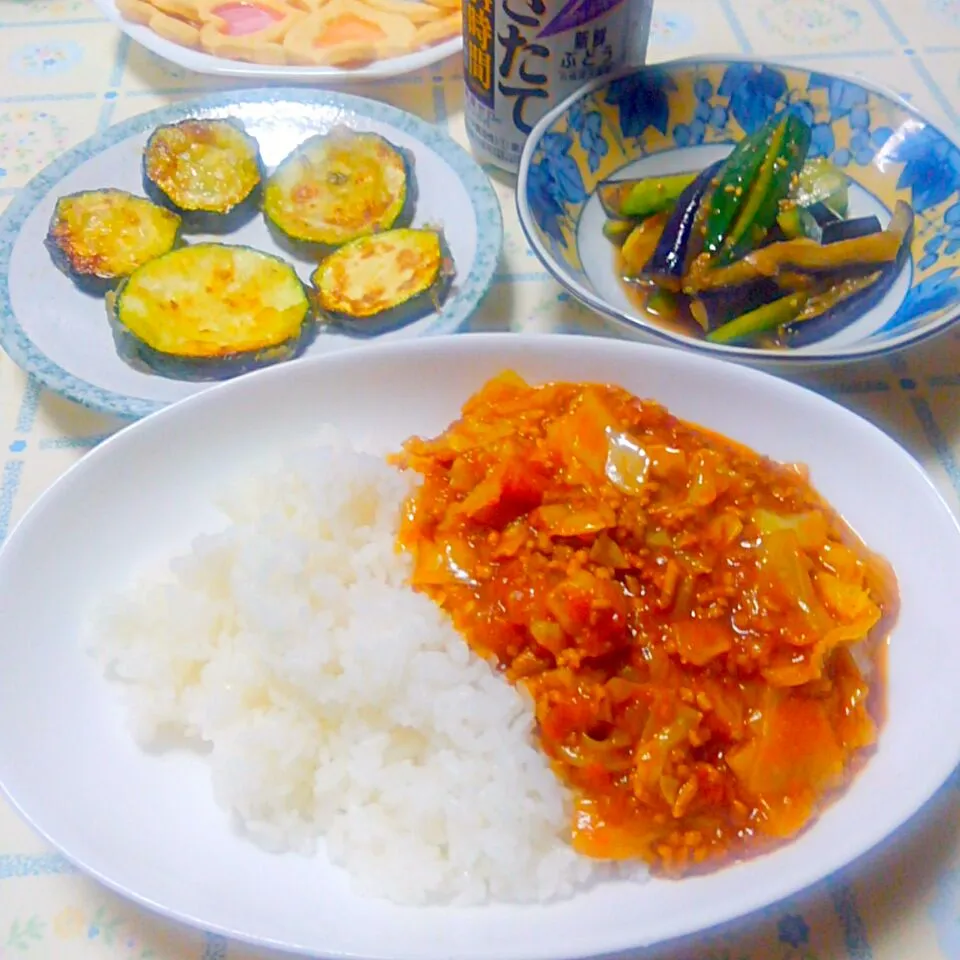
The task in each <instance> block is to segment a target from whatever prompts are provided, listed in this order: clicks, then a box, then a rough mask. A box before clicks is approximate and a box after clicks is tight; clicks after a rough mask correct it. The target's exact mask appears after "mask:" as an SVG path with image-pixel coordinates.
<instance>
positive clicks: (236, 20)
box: [213, 3, 281, 37]
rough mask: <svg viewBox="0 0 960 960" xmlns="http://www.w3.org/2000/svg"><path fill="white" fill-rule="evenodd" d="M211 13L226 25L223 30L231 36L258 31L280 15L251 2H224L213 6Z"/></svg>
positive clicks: (274, 21) (272, 22) (275, 20)
mask: <svg viewBox="0 0 960 960" xmlns="http://www.w3.org/2000/svg"><path fill="white" fill-rule="evenodd" d="M213 14H214V16H217V17H219V18H220V19H221V20H223V22H224V23H225V24H226V25H227V28H226V30H225V31H224V32H225V33H227V34H228V35H229V36H231V37H243V36H246V35H247V34H251V33H259V32H260V31H261V30H266V29H267V27H271V26H273V24H275V23H276V22H277V21H278V20H280V19H281V15H280V14H279V13H278V12H277V11H276V10H269V9H266V8H264V7H259V6H257V5H256V4H253V3H225V4H223V5H221V6H219V7H214V8H213Z"/></svg>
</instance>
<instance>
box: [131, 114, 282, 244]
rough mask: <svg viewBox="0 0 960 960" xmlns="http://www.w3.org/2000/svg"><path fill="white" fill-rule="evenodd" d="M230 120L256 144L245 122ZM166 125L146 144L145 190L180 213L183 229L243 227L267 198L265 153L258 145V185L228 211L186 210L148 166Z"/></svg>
mask: <svg viewBox="0 0 960 960" xmlns="http://www.w3.org/2000/svg"><path fill="white" fill-rule="evenodd" d="M224 119H225V120H226V121H227V122H228V123H230V124H232V125H233V126H235V127H236V128H237V129H238V130H239V131H241V132H242V133H243V134H245V135H246V136H247V137H248V138H249V139H250V140H252V141H253V142H254V143H255V144H256V143H257V141H256V138H255V137H253V135H252V134H250V133H248V132H247V130H246V128H245V127H244V126H243V124H241V123H239V122H237V121H235V120H233V119H232V118H230V117H226V118H224ZM161 129H163V128H162V127H158V128H157V130H154V131H153V133H151V134H150V139H149V140H147V145H146V146H145V147H144V148H143V156H142V157H141V160H140V177H141V181H142V184H143V191H144V193H146V195H147V196H148V197H149V198H150V199H151V200H152V201H153V202H154V203H156V204H159V205H160V206H161V207H166V208H167V210H172V211H173V212H174V213H176V214H178V215H179V216H180V219H181V221H182V224H183V230H184V232H186V233H209V234H214V235H219V234H224V233H232V232H233V231H234V230H239V229H240V227H242V226H243V225H244V224H246V223H249V222H250V221H251V220H252V219H253V218H254V217H255V216H256V215H257V214H258V213H259V212H260V206H261V203H262V200H263V183H264V180H265V179H266V175H267V172H266V167H265V166H264V163H263V157H261V156H260V148H259V145H257V153H256V157H257V170H258V172H259V174H260V177H259V179H258V180H257V185H256V186H255V187H254V188H253V190H251V191H250V193H248V194H247V196H246V197H245V198H244V199H243V200H241V201H240V203H238V204H235V205H234V206H233V207H232V208H231V209H230V210H228V211H227V212H226V213H218V212H215V211H212V210H186V209H184V208H183V207H181V206H179V205H178V204H177V203H176V201H175V200H173V198H172V197H170V196H169V195H168V194H167V193H166V192H165V191H164V190H163V188H162V187H161V186H160V185H159V184H157V183H155V182H154V181H153V180H152V179H151V178H150V174H149V172H148V170H147V158H148V155H149V152H150V148H151V146H152V145H153V142H154V138H155V137H156V135H157V133H158V132H159V131H160V130H161Z"/></svg>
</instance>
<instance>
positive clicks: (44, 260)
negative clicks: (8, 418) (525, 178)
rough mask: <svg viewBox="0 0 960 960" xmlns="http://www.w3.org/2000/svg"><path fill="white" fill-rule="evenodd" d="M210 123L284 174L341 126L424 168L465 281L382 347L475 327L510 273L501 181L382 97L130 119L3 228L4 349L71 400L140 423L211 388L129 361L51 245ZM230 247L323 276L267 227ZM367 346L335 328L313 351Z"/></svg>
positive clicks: (248, 229) (22, 199)
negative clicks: (372, 136) (198, 125)
mask: <svg viewBox="0 0 960 960" xmlns="http://www.w3.org/2000/svg"><path fill="white" fill-rule="evenodd" d="M196 116H205V117H206V116H230V117H237V118H238V119H240V120H242V121H243V122H244V124H245V125H246V127H247V129H248V130H249V131H250V133H252V134H253V135H254V136H255V137H256V138H257V140H258V141H259V142H260V149H261V152H262V154H263V159H264V162H265V163H266V165H267V167H268V168H270V169H272V168H273V167H274V166H276V164H277V163H279V162H280V160H282V159H283V158H284V157H285V156H286V155H287V154H288V153H289V152H290V151H291V150H293V149H294V147H296V146H297V145H298V144H299V143H301V142H302V141H303V140H305V139H306V138H307V137H308V136H311V135H312V134H315V133H322V132H324V131H326V130H329V129H330V128H331V127H333V126H335V125H337V124H342V125H346V126H349V127H353V128H354V129H357V130H373V131H375V132H376V133H379V134H382V135H383V136H384V137H386V138H387V139H388V140H390V141H391V142H393V143H395V144H397V145H398V146H400V147H405V148H406V149H407V150H409V151H410V153H412V155H413V158H414V173H415V176H416V181H417V189H418V198H417V204H416V216H415V220H414V223H415V224H418V225H422V224H435V225H441V226H442V227H443V228H444V234H445V236H446V239H447V243H448V245H449V247H450V250H451V253H452V254H453V259H454V262H455V264H456V270H457V276H456V279H455V280H454V286H453V290H452V292H451V294H450V296H449V297H448V298H447V300H446V302H445V303H444V305H443V309H442V310H441V311H440V312H439V313H432V314H428V315H427V316H425V317H423V318H421V319H420V320H418V321H416V322H414V323H410V324H407V325H406V326H403V327H401V328H399V329H397V330H394V331H390V332H389V333H386V334H383V335H382V337H381V338H378V339H408V338H411V337H419V336H424V335H428V334H437V333H453V332H455V331H457V330H459V329H460V327H462V326H463V324H464V323H465V322H466V321H467V320H468V319H469V317H470V315H471V314H472V313H473V311H474V310H475V309H476V307H477V305H478V304H479V302H480V300H481V299H482V298H483V295H484V294H485V293H486V292H487V288H488V287H489V286H490V282H491V280H492V278H493V274H494V271H495V270H496V266H497V261H498V259H499V257H500V248H501V246H502V243H503V226H502V221H501V217H500V205H499V203H498V201H497V197H496V194H495V193H494V192H493V187H492V186H491V185H490V181H489V179H488V178H487V176H486V175H485V174H484V173H483V171H482V170H481V169H480V167H479V166H478V165H477V164H476V163H475V162H474V160H473V159H472V158H471V157H470V155H469V154H468V153H467V152H466V151H465V150H464V149H463V148H461V147H460V146H458V145H457V144H456V143H454V142H453V140H451V139H450V137H448V136H447V135H446V133H444V132H443V131H442V130H441V129H440V128H439V127H437V126H435V125H434V124H432V123H427V122H426V121H424V120H420V119H419V118H417V117H415V116H413V115H412V114H409V113H407V112H405V111H403V110H398V109H397V108H396V107H391V106H388V105H387V104H384V103H379V102H378V101H375V100H367V99H365V98H363V97H354V96H349V95H347V94H340V93H326V92H324V91H309V90H299V89H285V88H282V87H279V88H276V89H269V90H267V89H264V90H238V91H233V92H231V93H225V94H217V95H212V96H207V97H201V98H199V99H197V100H190V101H186V102H183V103H177V104H173V105H171V106H167V107H161V108H160V109H158V110H153V111H151V112H150V113H145V114H141V115H140V116H137V117H133V118H131V119H130V120H125V121H123V122H122V123H119V124H117V125H116V126H113V127H110V128H108V129H107V130H105V131H104V132H103V133H100V134H97V135H96V136H94V137H92V138H91V139H89V140H87V141H86V142H84V143H82V144H80V145H79V146H78V147H75V148H74V149H73V150H70V151H68V152H67V153H65V154H64V155H63V156H61V157H60V158H58V159H57V160H55V161H54V162H53V163H52V164H50V166H48V167H47V168H46V169H45V170H43V171H41V172H40V173H39V174H37V176H36V177H34V178H33V180H31V181H30V183H29V184H27V186H26V187H24V189H23V190H21V191H20V193H19V194H18V195H17V197H16V198H15V199H14V200H13V202H12V203H11V204H10V206H9V207H8V208H7V210H6V211H5V212H4V214H3V217H2V218H0V345H2V346H3V348H4V349H5V350H6V351H7V353H8V354H9V355H10V357H11V359H12V360H13V361H14V363H16V364H17V365H18V366H20V367H22V368H23V369H24V370H26V371H27V372H28V373H32V374H34V376H36V377H37V378H38V379H39V380H40V381H42V382H43V383H44V384H45V385H46V386H47V387H49V388H50V389H51V390H55V391H56V392H58V393H62V394H64V395H65V396H67V397H69V398H70V399H71V400H76V401H77V402H79V403H82V404H84V405H85V406H88V407H92V408H93V409H96V410H101V411H105V412H107V413H114V414H118V415H120V416H127V417H142V416H144V415H146V414H148V413H153V412H154V411H155V410H159V409H160V408H161V407H164V406H166V405H167V404H168V403H171V402H173V401H175V400H180V399H182V398H183V397H186V396H190V395H191V394H194V393H198V392H199V391H201V390H205V389H207V388H208V387H209V384H207V383H190V382H187V381H183V380H172V379H168V378H165V377H160V376H156V375H153V374H150V373H144V372H141V371H139V370H135V369H134V368H132V367H130V366H129V365H127V364H126V363H125V362H124V361H123V360H121V359H120V357H119V356H118V355H117V351H116V347H115V345H114V341H113V335H112V333H111V330H110V326H109V324H108V322H107V315H106V310H105V307H104V302H103V298H102V297H91V296H88V295H87V294H84V293H81V292H80V291H79V290H78V289H77V288H76V286H74V284H73V283H72V282H71V281H70V280H69V279H68V278H67V277H66V276H64V274H63V273H61V272H60V271H59V270H58V269H57V268H56V267H55V266H54V265H53V262H52V261H51V260H50V256H49V254H48V253H47V251H46V249H45V248H44V246H43V238H44V237H45V235H46V232H47V227H48V224H49V222H50V217H51V215H52V213H53V208H54V205H55V204H56V201H57V198H58V197H61V196H63V195H64V194H68V193H74V192H75V191H78V190H90V189H98V188H101V187H118V188H120V189H123V190H129V191H130V192H131V193H137V194H142V193H143V190H142V184H141V167H140V163H141V155H142V152H143V148H144V145H145V144H146V141H147V138H148V137H149V136H150V134H151V132H152V131H153V130H154V129H155V128H156V127H157V126H158V125H159V124H161V123H172V122H175V121H177V120H181V119H183V118H184V117H196ZM189 239H190V240H192V241H196V240H197V239H201V236H200V235H198V234H191V235H190V237H189ZM216 239H218V240H220V241H222V242H224V243H238V244H247V245H248V246H251V247H256V248H258V249H261V250H266V251H268V252H270V253H275V254H277V255H279V256H281V257H283V258H284V259H286V260H289V261H290V262H291V263H293V264H294V265H295V266H296V267H297V270H298V272H299V274H300V276H301V278H302V279H303V280H305V281H306V280H309V276H310V271H311V267H312V266H315V264H311V263H310V262H309V261H307V260H300V259H297V258H296V257H295V256H294V255H292V254H291V253H289V252H288V251H285V250H283V249H281V248H280V247H279V246H277V244H276V243H275V241H274V240H273V238H272V237H271V236H270V233H269V231H268V230H267V226H266V224H265V223H264V220H263V218H262V217H256V218H254V219H253V220H251V221H250V222H249V223H247V224H245V225H244V226H243V227H241V228H240V229H239V230H235V231H233V232H232V233H228V234H225V235H223V236H221V237H217V238H216ZM360 342H363V341H361V340H358V338H356V337H349V336H346V335H344V334H341V333H336V332H332V331H324V332H323V333H321V334H320V335H319V336H318V337H317V338H316V340H315V341H314V342H313V343H312V344H311V345H310V347H309V348H308V350H307V355H316V354H321V353H331V352H335V351H338V350H342V349H344V348H346V347H351V346H355V345H356V344H358V343H360ZM295 362H296V361H295Z"/></svg>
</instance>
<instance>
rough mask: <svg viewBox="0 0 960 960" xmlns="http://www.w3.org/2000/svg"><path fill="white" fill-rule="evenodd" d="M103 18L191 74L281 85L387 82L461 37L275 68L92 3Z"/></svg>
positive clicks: (454, 49)
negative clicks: (341, 61) (163, 32)
mask: <svg viewBox="0 0 960 960" xmlns="http://www.w3.org/2000/svg"><path fill="white" fill-rule="evenodd" d="M94 3H96V5H97V6H98V7H99V8H100V10H101V11H102V13H103V15H104V16H105V17H106V18H107V19H108V20H110V21H112V22H113V23H115V24H116V25H117V27H118V28H119V29H120V30H122V31H123V32H124V33H125V34H126V35H127V36H128V37H130V39H131V40H133V41H135V42H136V43H139V44H140V46H141V47H145V48H146V49H147V50H149V51H150V52H151V53H155V54H156V55H157V56H158V57H161V58H163V59H164V60H167V61H168V62H170V63H173V64H175V65H176V66H178V67H183V68H184V69H185V70H193V71H194V72H195V73H205V74H208V75H209V76H219V77H241V78H243V79H245V80H260V81H269V80H272V81H275V82H276V81H279V82H281V83H318V84H340V83H358V82H363V81H369V80H388V79H390V78H391V77H399V76H402V75H403V74H405V73H413V71H414V70H420V69H421V68H423V67H429V66H432V65H433V64H435V63H440V61H441V60H446V59H447V57H452V56H454V55H455V54H458V53H460V51H461V50H462V49H463V39H462V37H453V38H451V39H450V40H445V41H444V42H443V43H438V44H437V45H436V46H434V47H428V48H427V49H425V50H418V51H417V52H416V53H409V54H407V55H406V56H403V57H391V58H389V59H388V60H378V61H376V62H375V63H370V64H367V65H366V66H363V67H356V68H352V69H349V70H348V69H343V68H341V67H275V66H268V65H265V64H260V63H244V62H243V61H242V60H225V59H224V58H223V57H214V56H211V55H210V54H209V53H203V52H202V51H200V50H192V49H190V47H183V46H181V45H180V44H179V43H173V42H172V41H170V40H166V39H164V38H163V37H161V36H160V35H159V34H157V33H154V32H153V31H152V30H151V29H150V28H149V27H145V26H142V25H140V24H137V23H131V22H130V21H129V20H125V19H124V18H123V17H122V16H120V11H119V10H118V9H117V4H116V2H115V0H94Z"/></svg>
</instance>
